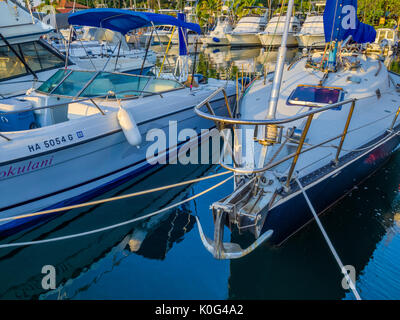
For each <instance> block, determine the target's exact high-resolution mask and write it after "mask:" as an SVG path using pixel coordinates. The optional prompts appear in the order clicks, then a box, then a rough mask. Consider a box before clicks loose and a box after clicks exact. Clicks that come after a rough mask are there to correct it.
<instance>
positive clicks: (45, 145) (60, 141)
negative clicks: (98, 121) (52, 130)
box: [27, 131, 84, 152]
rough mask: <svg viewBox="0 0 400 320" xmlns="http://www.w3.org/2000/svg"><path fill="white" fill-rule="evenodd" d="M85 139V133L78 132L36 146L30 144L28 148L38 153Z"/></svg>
mask: <svg viewBox="0 0 400 320" xmlns="http://www.w3.org/2000/svg"><path fill="white" fill-rule="evenodd" d="M83 137H84V135H83V132H82V131H77V132H75V134H72V133H70V134H66V135H63V136H59V137H55V138H50V139H46V140H43V141H41V142H38V143H35V144H29V145H28V146H27V147H28V150H29V152H36V151H41V150H43V149H51V148H54V147H57V146H59V145H62V144H68V143H69V142H72V141H74V140H77V139H82V138H83Z"/></svg>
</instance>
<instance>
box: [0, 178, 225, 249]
mask: <svg viewBox="0 0 400 320" xmlns="http://www.w3.org/2000/svg"><path fill="white" fill-rule="evenodd" d="M220 175H222V174H220ZM232 178H233V175H231V176H230V177H228V178H226V179H225V180H223V181H221V182H219V183H217V184H215V185H213V186H212V187H210V188H208V189H206V190H203V191H202V192H200V193H198V194H196V195H194V196H191V197H190V198H187V199H185V200H182V201H180V202H177V203H175V204H172V205H170V206H168V207H165V208H163V209H160V210H157V211H154V212H151V213H148V214H146V215H144V216H141V217H138V218H134V219H131V220H128V221H124V222H120V223H117V224H113V225H110V226H107V227H103V228H99V229H94V230H90V231H86V232H80V233H75V234H71V235H67V236H61V237H56V238H51V239H43V240H35V241H27V242H16V243H6V244H1V245H0V249H3V248H10V247H21V246H28V245H34V244H42V243H49V242H56V241H62V240H68V239H73V238H79V237H83V236H88V235H91V234H95V233H99V232H103V231H107V230H111V229H115V228H118V227H122V226H125V225H128V224H131V223H134V222H137V221H140V220H145V219H147V218H150V217H152V216H155V215H158V214H160V213H163V212H165V211H168V210H170V209H173V208H175V207H178V206H180V205H182V204H184V203H186V202H189V201H192V200H194V199H196V198H198V197H200V196H202V195H204V194H206V193H208V192H210V191H212V190H214V189H216V188H218V187H219V186H221V185H223V184H224V183H226V182H228V181H229V180H230V179H232Z"/></svg>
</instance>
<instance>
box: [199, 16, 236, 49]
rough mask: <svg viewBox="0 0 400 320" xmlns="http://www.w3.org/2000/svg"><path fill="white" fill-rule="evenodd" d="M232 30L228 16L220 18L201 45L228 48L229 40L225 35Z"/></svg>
mask: <svg viewBox="0 0 400 320" xmlns="http://www.w3.org/2000/svg"><path fill="white" fill-rule="evenodd" d="M232 30H233V29H232V23H231V21H230V18H229V16H220V17H218V21H217V25H216V26H215V29H214V30H212V31H211V32H210V33H209V34H208V35H207V36H206V37H205V38H204V40H203V43H204V44H206V45H207V46H228V45H229V40H228V37H227V35H226V34H227V33H228V32H231V31H232Z"/></svg>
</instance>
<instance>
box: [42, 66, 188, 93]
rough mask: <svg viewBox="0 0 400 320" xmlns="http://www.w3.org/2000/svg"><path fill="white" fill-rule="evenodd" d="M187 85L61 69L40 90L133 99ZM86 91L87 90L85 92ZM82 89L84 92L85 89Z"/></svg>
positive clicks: (171, 81) (121, 75) (108, 73)
mask: <svg viewBox="0 0 400 320" xmlns="http://www.w3.org/2000/svg"><path fill="white" fill-rule="evenodd" d="M183 87H184V86H183V85H182V84H180V83H179V82H177V81H174V80H167V79H154V78H150V77H144V76H137V75H128V74H122V73H110V72H94V71H78V70H73V71H71V70H65V69H60V70H58V71H57V72H56V73H55V74H54V75H53V76H52V77H51V78H50V79H48V80H47V81H46V82H44V83H43V84H42V85H41V86H40V87H39V88H38V89H37V91H39V92H43V93H50V94H55V95H62V96H70V97H76V96H79V97H87V98H90V97H104V98H105V97H106V96H107V97H108V98H111V99H112V98H114V99H115V98H116V99H129V98H133V97H137V96H140V95H141V94H142V93H144V94H152V93H161V92H165V91H170V90H174V89H178V88H183ZM82 90H83V91H82ZM81 91H82V92H81Z"/></svg>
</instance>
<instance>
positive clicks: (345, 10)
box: [324, 0, 376, 43]
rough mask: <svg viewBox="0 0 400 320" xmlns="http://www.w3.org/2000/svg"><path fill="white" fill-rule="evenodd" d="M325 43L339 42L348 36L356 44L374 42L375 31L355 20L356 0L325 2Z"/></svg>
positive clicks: (330, 0)
mask: <svg viewBox="0 0 400 320" xmlns="http://www.w3.org/2000/svg"><path fill="white" fill-rule="evenodd" d="M324 30H325V41H326V42H331V41H341V40H345V39H346V38H348V37H349V36H352V37H353V40H354V41H356V42H358V43H366V42H374V41H375V38H376V31H375V29H374V28H373V27H372V26H370V25H367V24H365V23H362V22H360V21H359V20H358V18H357V0H327V1H326V7H325V12H324Z"/></svg>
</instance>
